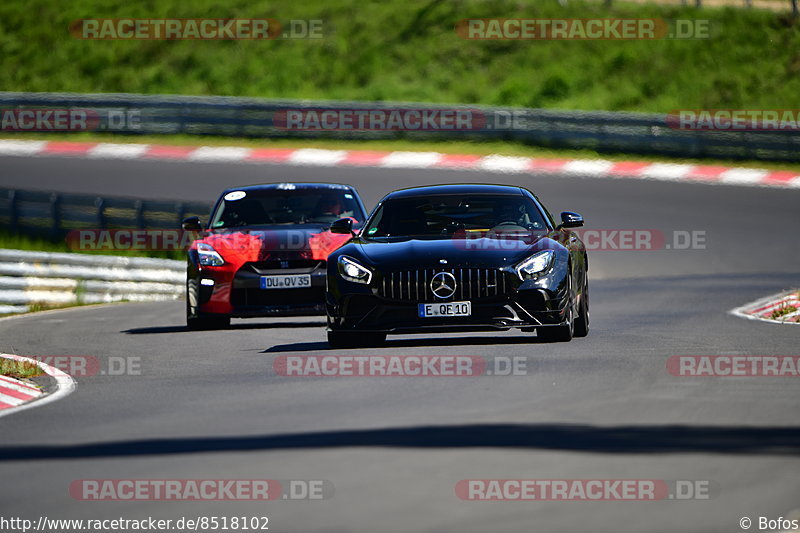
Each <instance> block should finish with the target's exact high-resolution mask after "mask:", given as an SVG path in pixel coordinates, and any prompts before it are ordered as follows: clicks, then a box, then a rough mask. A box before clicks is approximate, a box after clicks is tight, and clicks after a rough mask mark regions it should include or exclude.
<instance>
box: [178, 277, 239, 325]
mask: <svg viewBox="0 0 800 533" xmlns="http://www.w3.org/2000/svg"><path fill="white" fill-rule="evenodd" d="M197 301H198V292H197V280H195V279H189V280H187V281H186V327H187V328H189V329H190V330H192V331H202V330H209V329H225V328H228V327H230V325H231V317H229V316H226V315H211V316H209V315H201V314H200V313H199V312H198V311H197Z"/></svg>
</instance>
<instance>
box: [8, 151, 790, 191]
mask: <svg viewBox="0 0 800 533" xmlns="http://www.w3.org/2000/svg"><path fill="white" fill-rule="evenodd" d="M0 155H15V156H72V157H84V158H93V159H128V160H130V159H143V160H162V161H189V162H208V163H220V162H224V163H273V164H274V163H279V164H285V165H297V166H350V167H375V168H431V169H449V170H472V171H484V172H496V173H501V174H502V173H515V174H519V173H530V174H533V173H537V174H538V173H562V174H573V175H576V176H582V177H610V178H637V179H651V180H661V181H672V182H683V183H715V184H723V185H745V186H751V187H781V188H800V173H798V172H795V171H787V170H777V171H772V170H762V169H755V168H737V167H724V166H717V165H689V164H677V163H652V162H645V161H616V162H615V161H605V160H602V159H546V158H536V157H510V156H501V155H488V156H479V155H468V154H441V153H438V152H377V151H367V150H321V149H318V148H300V149H292V148H244V147H237V146H169V145H156V144H115V143H90V142H72V141H15V140H0Z"/></svg>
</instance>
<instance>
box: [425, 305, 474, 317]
mask: <svg viewBox="0 0 800 533" xmlns="http://www.w3.org/2000/svg"><path fill="white" fill-rule="evenodd" d="M418 311H419V316H420V318H429V317H432V316H470V315H471V314H472V305H471V304H470V302H448V303H441V304H419V308H418Z"/></svg>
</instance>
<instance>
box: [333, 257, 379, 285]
mask: <svg viewBox="0 0 800 533" xmlns="http://www.w3.org/2000/svg"><path fill="white" fill-rule="evenodd" d="M338 263H339V274H341V276H342V277H343V278H344V279H346V280H347V281H352V282H354V283H363V284H364V285H369V282H370V281H372V271H371V270H370V269H368V268H367V267H365V266H363V265H361V264H359V263H357V262H356V261H355V260H354V259H350V258H349V257H346V256H341V257H339V261H338Z"/></svg>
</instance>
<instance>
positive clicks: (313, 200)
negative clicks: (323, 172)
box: [211, 189, 364, 229]
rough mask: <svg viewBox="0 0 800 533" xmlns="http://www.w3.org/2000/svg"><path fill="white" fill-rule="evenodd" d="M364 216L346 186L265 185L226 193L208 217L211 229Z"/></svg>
mask: <svg viewBox="0 0 800 533" xmlns="http://www.w3.org/2000/svg"><path fill="white" fill-rule="evenodd" d="M347 217H350V218H353V219H355V220H356V221H363V220H364V213H363V211H362V209H361V205H360V204H359V203H358V201H357V200H356V198H355V195H354V194H353V193H352V192H351V191H350V190H348V189H294V190H285V189H264V190H255V191H234V192H230V193H227V194H226V195H225V196H224V197H223V200H222V201H221V202H220V203H219V205H218V206H217V209H216V210H215V211H214V215H213V216H212V217H211V229H217V228H235V227H243V226H269V225H275V224H330V223H331V222H333V221H335V220H338V219H340V218H347Z"/></svg>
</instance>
